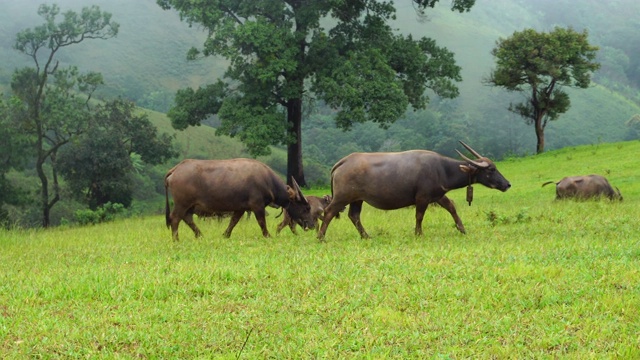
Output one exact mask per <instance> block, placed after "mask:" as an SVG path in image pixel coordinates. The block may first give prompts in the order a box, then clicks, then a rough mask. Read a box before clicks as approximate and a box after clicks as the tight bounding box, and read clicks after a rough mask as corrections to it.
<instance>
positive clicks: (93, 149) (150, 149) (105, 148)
mask: <svg viewBox="0 0 640 360" xmlns="http://www.w3.org/2000/svg"><path fill="white" fill-rule="evenodd" d="M172 140H173V138H172V137H171V136H169V135H167V134H162V135H158V132H157V129H156V128H155V127H154V126H153V124H152V123H151V121H149V119H148V117H147V115H146V114H135V104H134V103H132V102H130V101H127V100H123V99H118V100H114V101H110V102H107V103H106V104H103V105H100V106H98V108H97V109H96V111H95V114H94V117H93V121H91V123H90V125H89V128H88V130H87V131H86V132H85V133H84V134H83V135H82V136H80V137H79V138H78V140H77V141H75V142H74V143H72V144H69V145H67V146H65V147H63V148H62V149H61V151H60V155H59V159H58V165H59V168H60V173H61V174H62V175H63V176H64V178H65V180H66V181H67V184H68V185H69V187H70V188H71V190H72V191H73V193H74V194H78V195H83V197H84V200H86V201H87V202H88V204H89V207H90V208H91V209H92V210H95V209H97V208H98V207H100V206H102V205H104V204H106V203H108V202H111V203H120V204H122V205H124V206H125V207H129V206H130V205H131V201H132V200H133V178H132V177H133V174H134V172H136V171H139V170H140V168H141V167H142V166H143V164H150V165H157V164H161V163H164V162H165V161H167V160H168V159H170V158H172V157H175V156H177V155H178V154H177V152H176V151H175V150H174V149H173V145H172Z"/></svg>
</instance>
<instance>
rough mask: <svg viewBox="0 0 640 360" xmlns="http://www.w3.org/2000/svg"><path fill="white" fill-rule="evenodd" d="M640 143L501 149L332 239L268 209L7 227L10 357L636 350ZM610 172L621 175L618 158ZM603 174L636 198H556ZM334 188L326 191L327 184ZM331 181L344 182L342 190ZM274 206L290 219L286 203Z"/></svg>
mask: <svg viewBox="0 0 640 360" xmlns="http://www.w3.org/2000/svg"><path fill="white" fill-rule="evenodd" d="M638 150H640V143H638V142H632V143H621V144H600V145H599V146H598V147H597V148H596V147H590V146H587V147H580V148H575V149H564V150H560V151H556V152H550V153H546V154H543V155H540V156H535V157H530V158H523V159H512V160H508V161H504V162H501V163H498V164H497V165H498V168H499V169H500V171H501V172H502V173H503V174H504V175H505V177H507V178H508V179H509V180H510V181H511V183H512V185H513V186H512V188H511V189H510V190H509V191H507V192H505V193H501V192H498V191H495V190H490V189H486V188H482V187H481V186H476V191H475V199H474V202H473V203H472V205H471V206H468V205H467V204H466V202H465V201H464V196H465V194H464V189H462V190H457V191H454V192H452V193H450V196H451V198H452V199H453V200H454V201H455V202H456V203H457V206H458V212H459V215H460V217H461V218H462V220H463V222H464V224H465V226H466V229H467V234H466V235H462V234H460V233H459V232H458V231H457V230H456V229H455V226H454V222H453V220H452V219H451V217H450V216H449V214H448V213H447V212H446V211H444V210H443V209H440V208H438V207H437V206H433V207H430V208H429V210H428V211H427V214H426V216H425V221H424V224H423V225H424V232H425V235H424V236H423V237H416V236H414V235H413V229H414V209H411V208H407V209H401V210H396V211H389V212H384V211H379V210H376V209H373V208H371V207H369V206H365V207H364V209H363V212H362V221H363V224H364V226H365V228H366V229H367V231H368V232H369V234H370V235H371V236H372V238H371V239H370V240H362V239H360V238H359V236H358V232H357V231H356V230H355V228H354V227H353V225H352V224H351V222H350V221H349V219H348V217H347V216H346V214H345V216H343V217H341V219H339V220H334V221H332V223H331V226H330V227H329V229H328V231H327V234H326V240H327V241H326V242H324V243H322V242H318V241H317V240H316V238H315V234H314V233H313V232H305V233H302V232H301V231H299V234H298V235H297V236H296V235H293V234H291V232H290V231H289V230H288V229H284V230H283V232H282V233H280V234H279V235H278V236H274V237H273V238H268V239H265V238H262V236H261V232H260V230H259V227H258V225H257V223H256V221H255V219H254V218H251V219H248V220H247V219H243V220H242V221H241V222H240V223H239V224H238V226H237V227H236V228H235V230H234V232H233V235H232V236H231V238H230V239H225V238H223V237H222V236H221V234H222V233H223V231H224V229H225V227H226V225H227V220H223V221H217V220H214V219H207V220H204V219H197V220H196V221H197V222H198V225H199V226H200V227H201V229H202V231H203V233H204V236H203V237H202V238H198V239H196V238H194V237H193V233H192V232H191V230H190V229H189V228H188V227H187V226H185V225H184V224H181V226H180V232H181V234H182V236H181V239H182V240H181V241H180V242H173V241H172V240H171V234H170V231H169V230H167V229H166V227H165V224H164V218H163V217H161V216H153V217H146V218H127V219H118V220H116V221H114V222H109V223H104V224H98V225H94V226H87V227H74V228H65V227H61V228H55V229H50V230H46V231H45V230H10V231H8V230H0V357H1V358H226V359H232V358H233V359H235V358H245V359H253V358H397V359H405V358H416V359H421V358H445V359H457V358H556V357H561V358H573V359H584V358H637V357H639V356H640V347H639V345H638V333H640V320H638V319H640V313H639V312H640V310H639V309H640V285H639V284H640V270H639V269H640V226H639V223H638V218H640V206H639V202H638V199H639V198H640V187H639V186H638V185H636V184H635V182H634V179H636V178H637V177H636V176H635V173H636V171H637V170H636V168H637V166H633V165H634V164H633V161H632V160H627V158H628V157H629V156H628V154H637V153H638ZM607 171H608V172H607ZM587 173H600V174H603V175H605V176H607V177H608V178H609V180H610V181H611V183H612V184H613V185H615V186H618V187H619V188H620V190H621V191H622V193H623V195H624V197H625V200H624V201H623V202H610V201H608V200H601V201H581V202H575V201H555V200H554V197H555V194H554V191H553V189H552V188H551V187H549V186H548V187H545V188H541V187H540V185H541V183H542V182H544V181H549V180H559V179H560V178H561V177H563V176H565V175H580V174H587ZM315 191H317V192H318V194H319V193H322V192H323V191H321V190H315ZM327 191H328V190H327ZM277 214H278V211H275V210H271V211H270V215H269V216H268V217H267V222H268V226H269V228H270V230H271V232H272V234H275V227H276V224H277V223H278V221H279V220H280V218H276V215H277Z"/></svg>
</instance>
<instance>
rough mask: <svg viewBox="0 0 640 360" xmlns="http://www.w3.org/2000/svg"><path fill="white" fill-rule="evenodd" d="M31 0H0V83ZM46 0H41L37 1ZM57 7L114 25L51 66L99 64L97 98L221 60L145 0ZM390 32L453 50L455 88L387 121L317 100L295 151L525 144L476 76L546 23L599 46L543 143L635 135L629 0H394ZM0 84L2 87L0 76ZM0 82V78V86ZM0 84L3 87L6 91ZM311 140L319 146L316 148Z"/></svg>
mask: <svg viewBox="0 0 640 360" xmlns="http://www.w3.org/2000/svg"><path fill="white" fill-rule="evenodd" d="M42 2H43V1H42V0H4V1H2V2H0V84H2V85H4V86H6V85H7V84H8V83H9V81H10V77H11V73H12V72H13V70H14V69H15V68H17V67H22V66H32V63H31V62H30V59H27V58H25V57H24V56H22V55H21V54H19V53H18V52H16V51H14V50H13V49H12V48H11V47H12V45H13V41H14V39H15V34H16V33H17V32H18V31H20V30H23V29H25V28H29V27H33V26H36V25H39V24H41V23H42V19H41V18H39V17H38V15H37V7H38V5H39V4H41V3H42ZM48 3H51V2H48ZM54 3H56V4H58V5H59V6H60V7H61V9H62V11H65V10H68V9H72V10H76V11H78V10H80V9H81V8H82V7H83V6H87V5H94V4H95V5H98V6H100V7H101V9H103V10H105V11H108V12H111V13H112V14H113V20H114V21H116V22H118V23H120V25H121V27H120V32H119V34H118V37H117V38H114V39H110V40H107V41H102V40H92V41H85V42H83V43H82V44H80V45H78V46H74V47H71V48H69V49H64V50H63V51H61V52H60V60H61V62H62V64H61V65H69V64H74V65H78V66H79V67H80V68H81V69H82V70H92V71H98V72H101V73H102V74H103V75H104V78H105V82H106V86H105V87H104V88H103V90H102V91H101V94H100V95H101V96H103V97H108V98H113V97H116V96H123V97H125V98H128V99H132V100H134V101H136V102H137V104H138V105H139V106H142V107H147V108H150V109H154V110H157V111H161V112H163V111H166V110H167V109H168V108H169V107H170V106H171V104H172V101H173V95H174V93H175V91H176V90H177V89H179V88H182V87H186V86H193V87H196V86H198V85H201V84H206V83H211V82H213V81H214V79H215V78H216V77H218V76H221V75H222V74H223V72H224V69H225V68H226V63H225V62H224V61H222V60H220V59H212V58H209V59H204V60H200V61H197V62H188V61H187V60H186V59H185V58H186V56H185V54H186V51H187V50H188V49H189V48H190V47H192V46H200V45H201V44H202V41H203V40H204V33H203V31H202V29H199V28H198V27H197V26H194V27H189V26H188V24H186V23H183V22H181V21H180V19H179V17H178V15H177V14H176V13H175V12H172V11H164V10H162V9H161V8H160V7H159V6H158V5H157V4H156V2H155V0H136V1H131V0H59V1H55V2H54ZM395 4H396V7H397V9H398V19H397V21H396V22H395V26H396V27H397V28H398V30H399V31H401V32H405V33H411V34H413V35H414V37H422V36H426V37H431V38H433V39H435V40H436V41H437V43H438V44H439V45H440V46H445V47H447V48H449V49H450V50H452V51H453V52H454V53H455V54H456V61H457V63H458V64H459V65H460V66H462V68H463V72H462V75H463V81H462V82H461V83H460V84H459V87H460V96H459V98H457V99H455V100H449V101H440V100H439V99H437V98H436V97H434V96H432V99H431V105H430V106H429V110H427V111H420V112H413V111H409V112H408V113H407V116H406V117H405V118H404V119H401V120H399V121H398V122H397V123H396V124H394V125H393V126H391V127H390V128H389V129H388V130H382V129H379V128H378V127H377V126H376V125H373V124H362V125H359V126H356V127H355V128H354V130H353V131H352V132H349V133H344V132H342V131H340V130H336V129H335V127H334V126H333V123H332V112H331V111H330V110H329V109H324V108H322V105H321V104H316V108H315V111H313V112H311V113H310V115H308V116H307V118H306V119H305V121H304V134H303V136H304V139H303V140H304V144H303V146H304V150H305V157H308V158H312V159H314V160H317V161H318V162H320V163H323V164H326V165H330V164H332V162H333V161H335V160H336V159H337V158H339V157H341V156H343V155H345V154H347V153H349V152H351V151H380V150H403V149H408V148H427V149H434V150H437V151H441V152H444V153H449V154H453V153H452V151H453V148H454V147H455V140H456V139H458V138H464V139H468V141H470V142H471V144H472V145H473V146H474V147H476V148H478V149H482V151H483V152H484V153H486V154H488V155H491V156H495V157H501V156H504V155H507V154H525V153H532V152H533V151H534V150H535V145H534V144H535V136H534V133H533V129H532V128H531V127H530V126H527V125H526V124H525V123H524V122H523V120H522V119H520V118H518V117H516V116H515V115H514V114H512V113H510V112H508V111H507V110H506V109H507V107H508V104H509V102H510V101H512V100H513V99H514V98H513V96H514V95H512V94H508V93H505V92H504V91H501V90H498V89H496V88H491V87H488V86H486V85H484V84H483V81H482V80H483V78H484V77H486V76H487V75H488V74H489V72H490V71H491V69H492V67H493V66H494V59H493V58H492V56H491V54H490V52H491V50H492V48H493V47H494V46H495V42H496V40H498V39H499V38H500V37H508V36H509V35H511V34H512V33H513V32H514V31H519V30H522V29H524V28H529V27H531V28H535V29H537V30H548V29H552V28H553V27H554V26H563V27H564V26H572V27H573V28H574V29H576V30H579V31H581V30H582V29H587V30H588V31H589V35H590V36H589V40H590V42H591V43H593V44H595V45H598V46H600V48H601V51H600V52H599V59H598V61H600V62H601V63H602V68H601V70H599V71H598V73H596V74H595V76H594V80H595V81H596V84H595V85H594V86H592V87H591V88H589V89H587V90H576V91H572V92H571V93H570V94H571V100H572V107H571V109H570V110H569V112H568V113H566V114H564V115H562V116H561V117H560V118H559V120H558V121H556V122H554V123H552V124H550V125H549V126H548V127H547V132H546V134H547V138H546V139H547V149H554V148H559V147H564V146H568V145H577V144H589V143H598V142H614V141H620V140H627V139H631V138H636V137H637V136H638V135H637V133H635V132H634V130H633V129H632V128H630V127H628V126H626V125H625V122H627V120H628V119H629V118H631V117H632V116H633V115H634V114H638V113H640V109H639V108H638V103H640V95H639V93H638V88H639V86H640V48H639V47H638V46H637V44H638V43H640V20H638V19H637V16H636V14H638V13H640V2H638V1H637V0H621V1H615V2H602V1H598V0H583V1H580V2H579V3H577V2H575V1H571V0H536V1H528V0H495V1H491V2H488V1H478V2H477V3H476V5H475V6H474V7H473V8H472V10H471V11H470V12H468V13H463V14H460V13H457V12H452V11H450V10H449V8H448V6H449V5H450V4H449V2H447V1H443V2H442V4H439V5H437V6H436V9H433V10H429V11H427V17H426V19H425V18H419V17H418V16H417V15H416V12H415V9H414V8H413V7H412V5H411V2H410V1H409V0H400V1H396V2H395ZM0 86H1V85H0ZM0 90H1V88H0ZM4 92H5V93H6V92H7V90H6V89H5V90H4ZM320 149H322V150H320Z"/></svg>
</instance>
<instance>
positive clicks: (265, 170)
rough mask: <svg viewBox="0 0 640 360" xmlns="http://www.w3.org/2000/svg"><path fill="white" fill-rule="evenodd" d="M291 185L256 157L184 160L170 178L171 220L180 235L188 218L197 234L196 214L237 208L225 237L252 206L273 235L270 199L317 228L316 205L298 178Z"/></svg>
mask: <svg viewBox="0 0 640 360" xmlns="http://www.w3.org/2000/svg"><path fill="white" fill-rule="evenodd" d="M292 184H293V188H292V187H289V186H287V185H286V184H285V183H284V181H282V180H281V179H280V178H279V177H278V175H276V173H275V172H274V171H273V170H271V168H269V167H268V166H267V165H265V164H263V163H261V162H259V161H256V160H252V159H229V160H193V159H188V160H184V161H182V162H181V163H179V164H178V165H176V166H175V167H173V168H172V169H171V170H169V172H167V174H166V175H165V178H164V185H165V193H166V194H165V199H166V208H165V213H166V223H167V227H169V226H171V231H172V233H173V238H174V240H178V225H179V224H180V220H184V222H185V223H187V225H189V227H190V228H191V230H193V232H194V233H195V235H196V237H199V236H201V235H202V233H201V232H200V229H198V227H197V226H196V224H195V223H194V222H193V214H196V215H201V216H210V215H213V214H220V213H232V216H231V220H230V222H229V226H228V227H227V229H226V230H225V232H224V236H225V237H229V236H231V231H232V230H233V228H234V227H235V226H236V224H237V223H238V221H239V220H240V218H241V217H242V215H243V214H244V213H245V212H246V211H252V212H253V213H254V214H255V217H256V220H257V221H258V224H259V225H260V228H261V229H262V235H263V236H265V237H268V236H270V235H269V231H268V230H267V224H266V220H265V207H266V206H267V205H269V204H272V205H274V204H275V205H277V206H281V207H282V208H284V209H286V210H287V212H288V213H289V215H290V216H291V218H292V219H293V221H295V222H297V223H298V224H300V225H301V226H302V227H303V228H312V227H315V225H316V221H315V219H313V218H312V217H311V213H310V211H311V207H310V206H309V203H308V202H307V199H306V198H305V197H304V195H303V194H302V191H300V187H299V186H298V184H297V183H296V182H295V180H294V179H293V178H292ZM169 192H171V195H172V196H173V202H174V207H173V211H171V212H169V210H170V209H169Z"/></svg>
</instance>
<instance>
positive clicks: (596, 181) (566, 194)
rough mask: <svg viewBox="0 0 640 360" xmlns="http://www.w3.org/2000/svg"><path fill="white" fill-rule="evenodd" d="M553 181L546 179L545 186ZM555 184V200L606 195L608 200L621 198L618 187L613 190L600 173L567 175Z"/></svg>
mask: <svg viewBox="0 0 640 360" xmlns="http://www.w3.org/2000/svg"><path fill="white" fill-rule="evenodd" d="M551 183H553V181H547V182H546V183H544V184H542V186H546V185H549V184H551ZM555 184H556V200H560V199H570V198H574V199H591V198H600V197H607V198H609V200H622V194H621V193H620V189H618V188H616V189H615V190H614V189H613V187H612V186H611V184H609V181H607V179H606V178H604V177H603V176H600V175H584V176H567V177H565V178H563V179H562V180H560V181H558V182H557V183H555Z"/></svg>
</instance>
